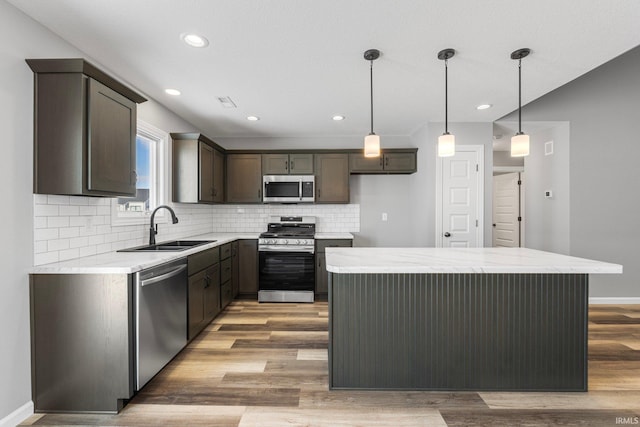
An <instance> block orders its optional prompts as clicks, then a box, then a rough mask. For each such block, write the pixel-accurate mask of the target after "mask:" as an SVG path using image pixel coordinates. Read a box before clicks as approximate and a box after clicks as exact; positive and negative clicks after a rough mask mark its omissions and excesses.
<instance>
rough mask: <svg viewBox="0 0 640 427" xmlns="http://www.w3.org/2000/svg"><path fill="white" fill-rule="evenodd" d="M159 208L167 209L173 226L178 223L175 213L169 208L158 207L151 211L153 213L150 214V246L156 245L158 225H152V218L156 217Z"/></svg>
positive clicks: (165, 206)
mask: <svg viewBox="0 0 640 427" xmlns="http://www.w3.org/2000/svg"><path fill="white" fill-rule="evenodd" d="M160 208H165V209H168V210H169V212H171V221H172V222H173V223H174V224H177V223H178V217H177V216H176V213H175V212H174V211H173V209H171V208H170V207H169V206H167V205H160V206H158V207H157V208H155V209H154V210H153V213H152V214H151V227H150V228H149V244H150V245H155V244H156V234H158V224H155V225H154V224H153V218H154V217H155V216H156V212H158V209H160Z"/></svg>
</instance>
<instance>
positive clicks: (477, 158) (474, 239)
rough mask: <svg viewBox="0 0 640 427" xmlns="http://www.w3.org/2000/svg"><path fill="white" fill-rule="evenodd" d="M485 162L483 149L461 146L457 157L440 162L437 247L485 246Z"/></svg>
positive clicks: (480, 147) (444, 158)
mask: <svg viewBox="0 0 640 427" xmlns="http://www.w3.org/2000/svg"><path fill="white" fill-rule="evenodd" d="M483 159H484V147H483V146H457V147H456V154H455V156H452V157H441V158H438V166H439V168H438V169H439V170H438V176H439V178H440V179H439V183H438V185H439V188H438V190H439V191H438V193H440V196H439V197H437V198H438V200H439V201H440V208H439V209H437V213H439V215H438V214H436V217H437V218H436V221H437V224H436V246H439V247H452V248H475V247H481V246H483V233H482V226H483V224H482V223H483V221H482V212H483V205H484V204H483V197H484V196H483V194H484V186H483V176H484V175H483V170H484V168H483Z"/></svg>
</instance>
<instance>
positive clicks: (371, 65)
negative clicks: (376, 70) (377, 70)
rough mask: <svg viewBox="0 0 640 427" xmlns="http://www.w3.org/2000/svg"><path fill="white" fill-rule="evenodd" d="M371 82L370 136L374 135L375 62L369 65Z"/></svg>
mask: <svg viewBox="0 0 640 427" xmlns="http://www.w3.org/2000/svg"><path fill="white" fill-rule="evenodd" d="M369 77H370V78H369V82H370V84H371V87H370V89H371V133H370V134H369V135H373V60H372V61H371V62H370V65H369Z"/></svg>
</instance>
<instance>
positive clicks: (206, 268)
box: [187, 247, 221, 340]
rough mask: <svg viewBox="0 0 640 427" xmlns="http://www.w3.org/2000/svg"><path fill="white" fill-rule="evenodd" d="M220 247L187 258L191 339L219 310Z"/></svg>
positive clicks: (188, 310) (188, 311)
mask: <svg viewBox="0 0 640 427" xmlns="http://www.w3.org/2000/svg"><path fill="white" fill-rule="evenodd" d="M219 260H220V248H219V247H216V248H211V249H207V250H204V251H202V252H198V253H196V254H193V255H190V256H189V257H188V258H187V264H188V270H189V288H188V289H189V290H188V299H187V301H188V303H187V304H188V305H187V313H188V320H189V322H188V325H189V326H188V327H189V329H188V332H187V338H188V339H189V340H191V339H193V338H194V337H195V336H196V335H198V334H199V333H200V331H202V330H203V329H204V327H205V326H207V325H208V324H209V322H211V320H213V318H214V317H216V316H217V315H218V313H219V312H220V309H221V307H220V262H219Z"/></svg>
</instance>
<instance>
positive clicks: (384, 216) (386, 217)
mask: <svg viewBox="0 0 640 427" xmlns="http://www.w3.org/2000/svg"><path fill="white" fill-rule="evenodd" d="M387 219H389V217H388V215H387V213H386V212H382V220H383V221H386V220H387Z"/></svg>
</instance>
